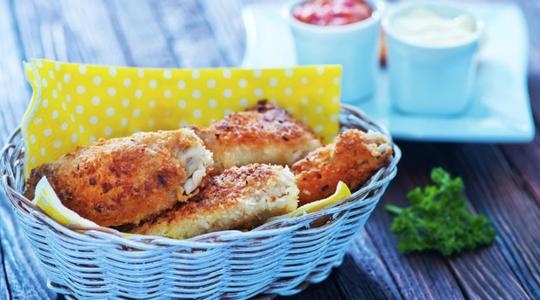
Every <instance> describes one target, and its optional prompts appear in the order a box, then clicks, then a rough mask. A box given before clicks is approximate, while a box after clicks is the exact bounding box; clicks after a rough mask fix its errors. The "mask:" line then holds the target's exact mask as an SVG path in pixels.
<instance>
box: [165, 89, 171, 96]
mask: <svg viewBox="0 0 540 300" xmlns="http://www.w3.org/2000/svg"><path fill="white" fill-rule="evenodd" d="M163 96H165V98H170V97H171V96H172V92H171V90H169V89H167V90H165V91H164V92H163Z"/></svg>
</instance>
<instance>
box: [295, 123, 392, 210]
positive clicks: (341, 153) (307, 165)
mask: <svg viewBox="0 0 540 300" xmlns="http://www.w3.org/2000/svg"><path fill="white" fill-rule="evenodd" d="M391 155H392V147H391V145H390V143H389V141H388V140H387V139H386V137H384V136H383V135H380V134H378V133H375V132H368V133H365V132H362V131H360V130H357V129H348V130H347V131H345V132H343V133H341V134H340V135H339V136H338V137H337V138H336V140H335V141H334V143H332V144H329V145H326V146H325V147H322V148H319V149H317V150H315V151H313V152H311V153H309V154H308V156H307V157H306V158H304V159H302V160H300V161H298V162H296V163H295V164H294V165H293V166H292V171H293V173H294V174H295V176H296V184H297V186H298V188H299V189H300V197H299V200H300V201H299V202H300V203H299V204H300V205H303V204H306V203H309V202H312V201H315V200H320V199H324V198H326V197H328V196H330V195H332V194H333V193H334V192H335V191H336V186H337V184H338V182H339V181H343V182H344V183H346V184H347V186H348V187H349V188H350V189H351V190H354V189H356V188H358V187H360V186H361V185H362V184H364V183H365V182H366V181H367V180H368V179H369V178H370V177H371V176H372V175H373V174H374V173H375V172H377V171H378V170H379V169H380V168H381V167H383V166H384V165H386V164H387V163H388V162H389V160H390V157H391Z"/></svg>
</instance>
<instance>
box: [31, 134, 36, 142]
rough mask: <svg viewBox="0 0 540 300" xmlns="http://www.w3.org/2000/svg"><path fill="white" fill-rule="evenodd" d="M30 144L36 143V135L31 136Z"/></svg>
mask: <svg viewBox="0 0 540 300" xmlns="http://www.w3.org/2000/svg"><path fill="white" fill-rule="evenodd" d="M30 143H32V144H35V143H36V136H35V135H31V136H30Z"/></svg>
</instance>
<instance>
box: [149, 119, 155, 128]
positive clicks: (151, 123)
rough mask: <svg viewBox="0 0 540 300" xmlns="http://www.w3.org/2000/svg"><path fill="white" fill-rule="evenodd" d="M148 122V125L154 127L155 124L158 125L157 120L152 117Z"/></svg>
mask: <svg viewBox="0 0 540 300" xmlns="http://www.w3.org/2000/svg"><path fill="white" fill-rule="evenodd" d="M147 123H148V126H149V127H154V125H156V121H154V120H152V119H150V120H148V122H147Z"/></svg>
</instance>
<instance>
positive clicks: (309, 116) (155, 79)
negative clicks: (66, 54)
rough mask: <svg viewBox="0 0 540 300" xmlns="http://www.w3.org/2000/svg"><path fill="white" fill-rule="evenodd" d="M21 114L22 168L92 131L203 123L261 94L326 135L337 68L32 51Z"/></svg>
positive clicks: (331, 126)
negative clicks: (61, 56)
mask: <svg viewBox="0 0 540 300" xmlns="http://www.w3.org/2000/svg"><path fill="white" fill-rule="evenodd" d="M25 70H26V73H27V77H28V81H29V82H30V84H31V86H32V88H33V96H32V100H31V102H30V105H29V107H28V109H27V111H26V113H25V115H24V118H23V123H22V133H23V138H24V141H25V144H26V145H25V146H26V155H25V166H24V173H25V176H26V178H27V177H28V176H29V173H30V170H32V169H33V168H35V167H37V166H39V165H41V164H44V163H47V162H50V161H53V160H55V159H58V158H59V157H60V156H62V155H63V154H66V153H68V152H70V151H73V150H74V149H75V148H76V147H77V146H84V145H89V144H91V143H92V142H94V141H95V140H96V139H98V138H111V137H118V136H127V135H130V134H132V133H134V132H137V131H151V130H158V129H163V130H166V129H175V128H178V127H180V126H185V125H202V126H206V125H209V124H210V123H211V122H212V121H214V120H220V119H222V118H223V117H224V116H225V115H227V114H228V113H230V112H234V111H241V110H244V109H246V108H247V107H250V106H253V105H255V104H256V102H257V100H259V99H262V98H266V99H268V100H269V101H270V102H272V103H274V104H276V105H278V106H280V107H283V108H286V109H287V110H289V111H290V112H291V113H292V114H293V115H294V116H295V117H296V118H298V119H300V120H303V121H304V122H305V123H306V124H308V125H309V126H311V127H312V128H313V130H314V131H315V132H316V133H317V134H318V135H320V136H321V137H322V138H323V140H325V141H330V140H331V139H332V138H333V137H334V136H335V135H336V134H337V132H338V129H339V124H338V114H339V98H340V82H341V68H340V67H339V66H313V67H296V68H289V69H238V68H220V69H149V68H131V67H110V66H98V65H83V64H72V63H63V62H56V61H50V60H41V59H34V60H32V61H30V62H29V63H26V64H25Z"/></svg>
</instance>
